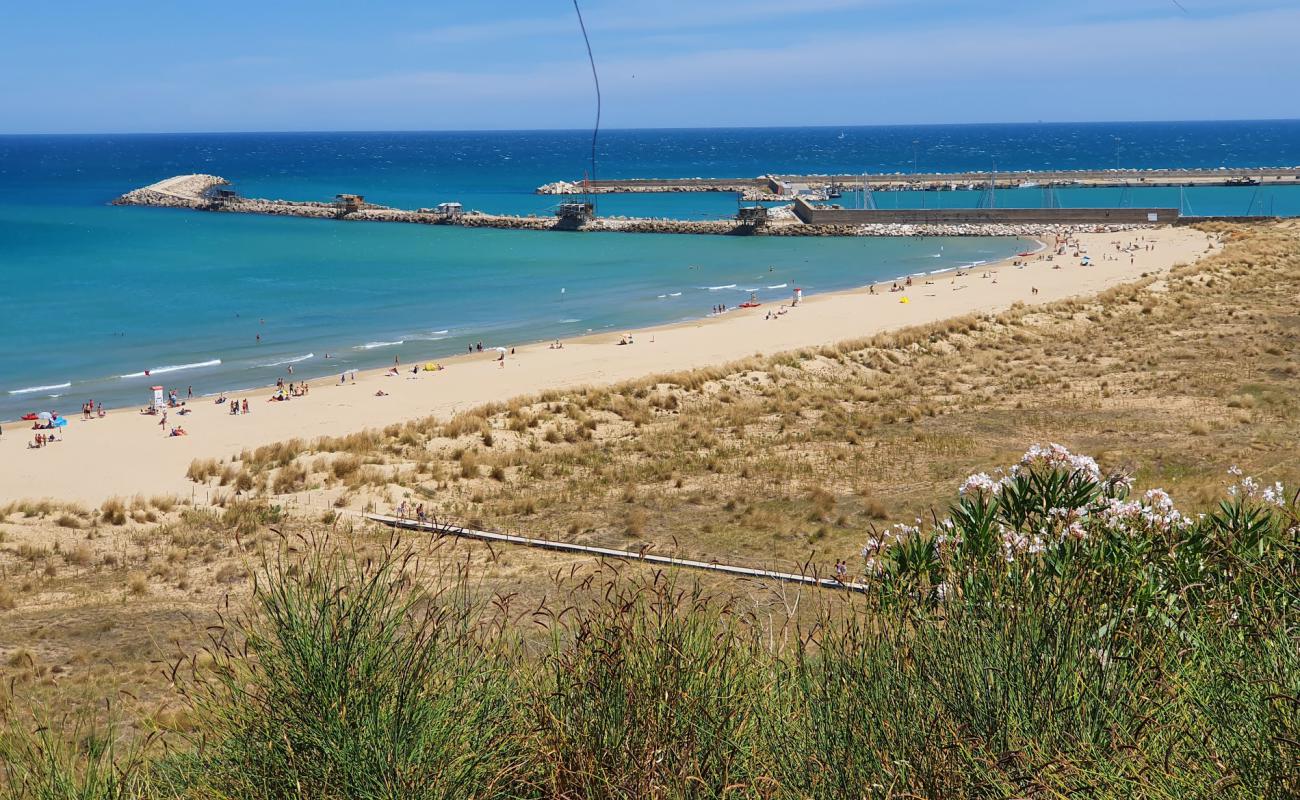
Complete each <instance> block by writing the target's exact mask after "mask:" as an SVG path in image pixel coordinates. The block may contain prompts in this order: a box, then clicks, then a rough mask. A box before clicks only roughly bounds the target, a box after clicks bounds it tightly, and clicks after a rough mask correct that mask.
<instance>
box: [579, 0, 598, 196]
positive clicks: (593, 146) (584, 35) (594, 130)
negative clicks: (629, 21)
mask: <svg viewBox="0 0 1300 800" xmlns="http://www.w3.org/2000/svg"><path fill="white" fill-rule="evenodd" d="M573 10H574V11H576V12H577V13H578V27H580V28H582V41H583V42H585V43H586V45H587V61H589V62H591V80H592V81H593V82H594V83H595V84H596V125H595V127H593V128H592V129H591V180H593V181H594V180H596V138H597V137H598V136H599V135H600V76H599V75H597V74H596V57H595V56H593V55H592V54H591V39H589V38H588V37H587V25H586V23H584V22H583V21H582V9H581V8H579V7H578V0H573Z"/></svg>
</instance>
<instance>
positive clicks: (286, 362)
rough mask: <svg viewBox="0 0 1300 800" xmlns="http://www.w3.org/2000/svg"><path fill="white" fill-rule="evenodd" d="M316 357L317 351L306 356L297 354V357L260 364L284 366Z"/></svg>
mask: <svg viewBox="0 0 1300 800" xmlns="http://www.w3.org/2000/svg"><path fill="white" fill-rule="evenodd" d="M315 357H316V354H315V353H308V354H307V355H305V356H296V357H294V358H286V359H285V360H283V361H272V362H271V363H270V364H259V365H258V366H261V367H282V366H284V365H285V364H297V363H298V362H299V361H306V360H307V359H309V358H315Z"/></svg>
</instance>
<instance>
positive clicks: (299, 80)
mask: <svg viewBox="0 0 1300 800" xmlns="http://www.w3.org/2000/svg"><path fill="white" fill-rule="evenodd" d="M581 3H582V10H583V15H584V17H585V19H586V22H587V28H588V32H589V33H590V35H591V40H592V41H591V44H592V49H593V50H594V53H595V57H596V61H597V67H598V69H599V73H600V82H601V88H602V93H603V98H604V106H603V124H604V125H605V126H606V127H611V128H644V127H728V126H766V125H878V124H881V125H883V124H921V123H976V122H1030V121H1039V120H1042V121H1053V122H1066V121H1127V120H1187V119H1265V118H1268V119H1276V118H1295V117H1298V116H1300V93H1297V91H1296V88H1297V87H1300V57H1297V55H1296V50H1297V49H1300V2H1298V1H1297V0H747V1H745V2H735V1H734V0H642V1H641V2H628V1H627V0H581ZM1180 4H1181V7H1182V8H1180ZM5 5H6V8H5V9H4V11H3V13H2V14H0V133H86V132H173V131H175V132H179V131H298V130H318V131H319V130H480V129H535V128H568V129H572V128H584V127H588V126H590V125H591V122H592V118H593V116H594V113H595V102H594V92H593V88H592V83H591V73H590V68H589V67H588V65H587V61H586V50H585V48H584V45H583V42H582V36H581V33H580V31H579V28H578V24H577V18H576V16H575V14H574V9H573V4H572V0H527V1H525V0H500V1H499V2H497V1H494V0H457V1H456V2H449V1H448V0H442V1H441V2H429V0H425V2H407V1H406V0H371V2H357V1H354V2H339V1H338V0H311V1H310V2H308V1H306V0H260V1H259V2H247V0H219V1H218V2H211V3H196V2H166V1H165V0H149V1H148V2H145V1H144V0H114V1H113V2H111V3H110V2H103V0H61V1H60V2H57V3H55V2H34V3H24V2H12V3H6V4H5ZM1183 8H1185V9H1186V11H1184V10H1182V9H1183Z"/></svg>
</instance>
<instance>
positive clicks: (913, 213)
mask: <svg viewBox="0 0 1300 800" xmlns="http://www.w3.org/2000/svg"><path fill="white" fill-rule="evenodd" d="M794 213H795V216H797V217H798V218H799V220H800V221H801V222H803V223H804V224H806V225H1153V224H1155V225H1169V224H1173V223H1175V222H1177V221H1178V216H1179V215H1178V209H1176V208H963V209H927V208H922V209H886V210H881V209H853V208H840V209H836V208H819V207H817V206H813V205H811V204H809V203H808V202H807V201H806V200H804V199H803V198H799V199H797V200H795V202H794ZM1152 215H1154V218H1153V217H1152Z"/></svg>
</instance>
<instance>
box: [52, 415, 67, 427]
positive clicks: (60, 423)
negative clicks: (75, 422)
mask: <svg viewBox="0 0 1300 800" xmlns="http://www.w3.org/2000/svg"><path fill="white" fill-rule="evenodd" d="M67 424H68V418H67V417H55V418H54V427H56V428H62V427H64V426H66V425H67Z"/></svg>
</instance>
